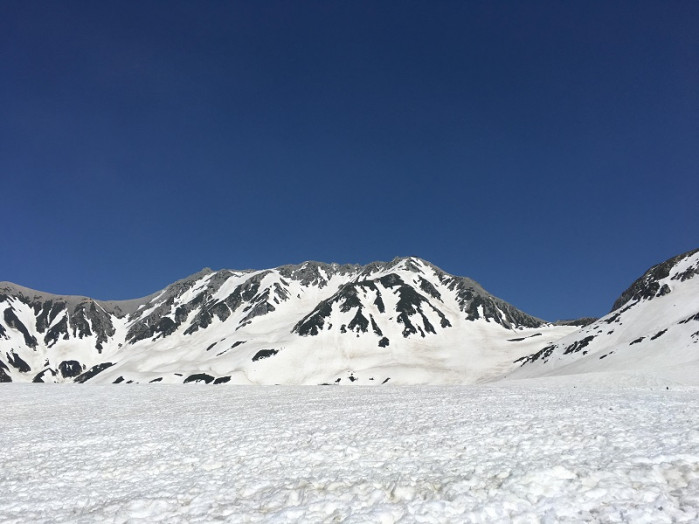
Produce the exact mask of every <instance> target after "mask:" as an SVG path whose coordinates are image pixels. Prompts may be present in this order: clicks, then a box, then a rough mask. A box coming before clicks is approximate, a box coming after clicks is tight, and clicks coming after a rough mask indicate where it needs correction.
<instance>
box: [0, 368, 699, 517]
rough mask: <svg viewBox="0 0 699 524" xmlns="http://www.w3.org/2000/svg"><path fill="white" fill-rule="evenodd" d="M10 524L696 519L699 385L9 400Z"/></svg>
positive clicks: (179, 389) (2, 441) (128, 392)
mask: <svg viewBox="0 0 699 524" xmlns="http://www.w3.org/2000/svg"><path fill="white" fill-rule="evenodd" d="M0 402H1V403H2V405H3V424H0V464H2V468H0V522H3V523H20V522H22V523H23V522H34V523H49V522H50V523H55V522H71V523H73V522H76V523H87V522H113V523H124V522H212V521H217V520H222V521H225V522H263V521H264V522H386V523H389V522H397V521H400V522H488V523H493V522H646V523H664V522H667V523H669V522H697V520H698V519H699V429H698V428H697V424H696V413H697V411H698V410H699V390H698V389H696V388H680V389H675V388H672V387H671V388H670V389H669V390H667V389H665V387H649V386H648V385H646V386H642V387H634V388H622V387H615V386H614V383H610V382H607V383H604V384H602V385H601V386H600V385H597V386H594V385H585V384H583V383H580V382H579V383H578V384H577V385H576V386H575V387H573V386H572V385H560V384H559V385H554V384H552V383H546V384H543V385H542V384H539V383H538V382H536V381H534V382H532V381H524V382H521V383H499V384H498V385H497V387H496V386H453V387H428V386H422V387H413V386H410V387H391V386H387V387H385V388H366V387H359V388H334V387H263V386H252V387H246V388H213V387H197V386H196V385H193V386H192V385H190V386H182V385H165V386H158V385H154V386H138V385H133V386H124V387H112V386H91V387H79V386H76V385H70V384H67V385H45V386H37V385H22V384H12V385H8V386H5V387H2V388H0Z"/></svg>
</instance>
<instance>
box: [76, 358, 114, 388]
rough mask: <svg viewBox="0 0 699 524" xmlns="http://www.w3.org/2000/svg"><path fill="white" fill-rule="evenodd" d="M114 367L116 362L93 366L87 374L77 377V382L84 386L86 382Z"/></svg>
mask: <svg viewBox="0 0 699 524" xmlns="http://www.w3.org/2000/svg"><path fill="white" fill-rule="evenodd" d="M113 365H114V362H103V363H102V364H97V365H95V366H92V367H91V368H90V369H88V370H87V371H86V372H85V373H83V374H82V375H78V377H76V379H75V382H77V383H79V384H82V383H84V382H87V381H88V380H90V379H91V378H92V377H94V376H96V375H98V374H99V373H102V371H104V370H105V369H107V368H110V367H112V366H113Z"/></svg>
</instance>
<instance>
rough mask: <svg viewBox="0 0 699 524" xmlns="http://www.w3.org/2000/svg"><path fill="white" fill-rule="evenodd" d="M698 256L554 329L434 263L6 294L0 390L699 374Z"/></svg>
mask: <svg viewBox="0 0 699 524" xmlns="http://www.w3.org/2000/svg"><path fill="white" fill-rule="evenodd" d="M697 273H699V250H695V251H692V252H689V253H685V254H683V255H680V256H677V257H674V258H672V259H670V260H668V261H667V262H664V263H663V264H660V265H658V266H654V267H653V268H651V269H650V270H649V271H648V272H647V273H646V274H645V275H644V276H643V277H642V278H640V279H639V280H637V281H636V282H635V283H634V284H633V285H632V286H631V288H629V289H628V290H627V291H625V292H624V293H623V294H622V296H621V297H620V299H619V300H618V301H617V302H616V303H615V305H614V309H613V311H612V313H610V314H609V315H607V316H605V317H603V318H602V319H599V320H597V319H580V320H578V321H568V322H557V323H550V322H546V321H544V320H541V319H538V318H535V317H533V316H531V315H528V314H526V313H524V312H522V311H520V310H519V309H517V308H515V307H514V306H512V305H510V304H508V303H507V302H505V301H503V300H501V299H498V298H497V297H494V296H493V295H491V294H490V293H488V292H487V291H486V290H484V289H483V288H482V287H481V286H480V285H479V284H478V283H476V282H475V281H473V280H471V279H468V278H464V277H456V276H453V275H450V274H448V273H445V272H444V271H442V270H440V269H439V268H437V267H436V266H434V265H432V264H430V263H429V262H427V261H425V260H422V259H419V258H415V257H408V258H396V259H394V260H393V261H391V262H376V263H372V264H369V265H366V266H359V265H338V264H323V263H318V262H306V263H303V264H300V265H289V266H282V267H278V268H275V269H267V270H260V271H251V270H250V271H230V270H221V271H211V270H209V269H204V270H203V271H201V272H199V273H197V274H195V275H192V276H190V277H188V278H185V279H183V280H180V281H178V282H175V283H174V284H172V285H170V286H168V287H166V288H165V289H163V290H162V291H160V292H158V293H155V294H153V295H151V296H148V297H145V298H142V299H135V300H129V301H100V300H93V299H90V298H87V297H78V296H59V295H51V294H48V293H41V292H38V291H34V290H31V289H27V288H24V287H21V286H18V285H15V284H12V283H8V282H3V283H0V382H89V383H131V382H133V383H150V382H160V383H183V382H184V383H189V382H204V383H213V384H222V383H229V384H365V385H367V384H385V383H391V384H456V383H461V384H463V383H477V382H486V381H491V380H497V379H501V378H503V377H505V376H511V377H515V378H526V377H532V376H540V375H551V374H561V373H580V372H588V371H605V370H608V369H613V370H616V371H620V370H622V371H623V370H629V369H636V368H642V369H646V367H647V366H648V365H649V364H648V363H652V366H656V367H657V366H658V365H660V364H662V365H664V366H665V367H668V366H670V367H671V366H675V365H682V366H683V367H684V369H688V368H687V366H689V367H690V368H691V366H696V365H697V362H699V345H696V344H697V342H698V341H699V293H698V292H699V288H698V287H697V286H698V285H699V278H694V277H695V276H696V275H697Z"/></svg>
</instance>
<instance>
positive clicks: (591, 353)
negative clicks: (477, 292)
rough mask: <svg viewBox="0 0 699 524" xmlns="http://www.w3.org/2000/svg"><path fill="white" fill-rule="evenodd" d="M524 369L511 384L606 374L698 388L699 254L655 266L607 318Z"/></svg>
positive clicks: (546, 349)
mask: <svg viewBox="0 0 699 524" xmlns="http://www.w3.org/2000/svg"><path fill="white" fill-rule="evenodd" d="M520 363H521V367H520V368H519V369H517V370H515V371H514V372H513V373H511V374H510V375H509V377H508V378H512V379H520V378H527V377H539V376H563V375H574V374H579V373H599V372H605V373H618V374H631V375H638V374H641V375H645V376H647V377H651V378H652V377H658V378H663V379H668V380H674V381H676V382H679V383H684V384H693V385H699V250H694V251H690V252H688V253H684V254H682V255H679V256H676V257H673V258H671V259H669V260H667V261H666V262H663V263H662V264H658V265H656V266H653V267H652V268H650V269H649V270H648V271H647V272H646V273H645V274H644V275H643V276H642V277H641V278H639V279H638V280H636V282H634V283H633V285H632V286H631V287H630V288H629V289H627V290H626V291H625V292H624V293H623V294H622V295H621V297H620V298H619V300H617V301H616V303H615V304H614V307H613V309H612V311H611V312H610V313H609V314H608V315H606V316H604V317H602V318H600V319H599V320H597V321H595V322H593V323H591V324H589V325H587V326H585V327H583V328H582V329H581V330H580V331H578V332H575V333H573V334H571V335H569V336H567V337H564V338H562V339H561V340H559V341H557V342H555V343H553V344H549V345H546V346H542V348H541V349H540V350H539V351H537V352H536V353H533V354H531V355H529V356H527V357H524V358H522V359H520Z"/></svg>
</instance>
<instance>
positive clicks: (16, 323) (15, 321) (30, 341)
mask: <svg viewBox="0 0 699 524" xmlns="http://www.w3.org/2000/svg"><path fill="white" fill-rule="evenodd" d="M3 318H4V320H5V324H7V326H9V327H11V328H12V329H16V330H17V331H19V332H20V333H21V334H22V336H23V337H24V343H25V344H26V345H27V346H28V347H30V348H36V345H37V343H38V342H37V340H36V337H35V336H33V335H30V334H29V330H27V326H25V325H24V324H23V323H22V321H21V320H20V319H19V318H17V315H16V314H15V311H14V309H13V308H12V307H8V308H7V309H5V311H4V313H3Z"/></svg>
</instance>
